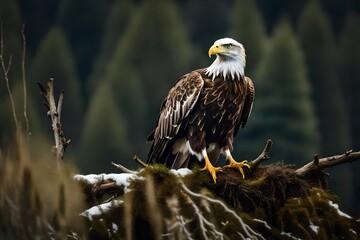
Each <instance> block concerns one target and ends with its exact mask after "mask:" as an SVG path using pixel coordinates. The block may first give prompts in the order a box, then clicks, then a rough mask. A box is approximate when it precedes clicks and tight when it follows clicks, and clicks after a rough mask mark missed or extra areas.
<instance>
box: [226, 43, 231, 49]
mask: <svg viewBox="0 0 360 240" xmlns="http://www.w3.org/2000/svg"><path fill="white" fill-rule="evenodd" d="M225 47H226V48H227V49H231V48H232V47H233V45H232V44H231V43H229V44H225Z"/></svg>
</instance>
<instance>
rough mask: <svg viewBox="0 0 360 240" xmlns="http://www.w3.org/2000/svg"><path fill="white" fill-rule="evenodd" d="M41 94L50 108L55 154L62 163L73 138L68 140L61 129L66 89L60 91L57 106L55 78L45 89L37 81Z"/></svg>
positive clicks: (49, 114)
mask: <svg viewBox="0 0 360 240" xmlns="http://www.w3.org/2000/svg"><path fill="white" fill-rule="evenodd" d="M37 84H38V86H39V88H40V90H41V94H42V95H43V97H44V103H45V106H46V107H47V108H48V110H49V111H48V113H47V114H48V116H50V119H51V123H52V124H51V125H52V130H53V132H54V138H55V146H54V150H55V155H56V160H57V162H58V164H60V163H61V161H62V159H63V158H64V152H65V150H66V147H67V146H68V145H69V144H70V141H71V140H67V139H66V138H65V136H64V133H63V131H62V129H61V121H60V119H61V116H60V115H61V107H62V101H63V98H64V91H61V92H60V96H59V101H58V105H57V106H56V103H55V98H54V80H53V79H50V80H49V81H48V83H47V88H46V89H45V88H44V87H43V86H42V85H41V84H40V83H39V82H37Z"/></svg>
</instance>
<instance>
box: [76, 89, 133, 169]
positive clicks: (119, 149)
mask: <svg viewBox="0 0 360 240" xmlns="http://www.w3.org/2000/svg"><path fill="white" fill-rule="evenodd" d="M126 132H127V126H126V122H125V119H124V118H123V116H122V115H121V114H120V112H119V111H118V108H117V107H116V105H115V98H114V96H113V92H112V89H111V87H110V85H109V84H108V83H106V82H105V83H102V84H101V86H100V87H99V88H98V89H97V91H96V92H95V94H94V97H93V98H92V100H91V103H90V106H89V109H88V112H87V114H86V117H85V125H84V128H83V131H82V140H81V146H80V147H79V150H78V152H77V163H78V166H79V168H80V170H82V171H83V172H85V173H101V172H109V171H111V170H113V167H112V166H111V161H113V162H116V163H121V164H123V165H124V166H126V167H130V166H131V165H134V162H133V161H131V156H130V155H129V153H130V152H131V150H130V147H129V144H128V140H127V137H126V135H127V134H126Z"/></svg>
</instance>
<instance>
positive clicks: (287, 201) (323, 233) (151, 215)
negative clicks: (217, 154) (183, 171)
mask: <svg viewBox="0 0 360 240" xmlns="http://www.w3.org/2000/svg"><path fill="white" fill-rule="evenodd" d="M246 176H247V177H246V178H245V179H243V178H242V176H241V174H240V173H239V172H238V171H236V170H234V169H224V170H223V172H222V173H219V174H218V179H217V183H216V184H215V183H214V182H213V180H212V179H211V177H210V175H209V173H208V172H201V171H199V170H198V169H194V170H193V171H192V173H191V174H188V175H186V176H184V177H180V176H177V175H176V174H174V173H173V172H171V171H170V170H168V169H167V168H165V167H164V166H161V165H153V166H149V167H146V168H145V169H144V170H142V171H140V172H139V173H138V174H137V177H136V178H133V179H132V180H131V183H130V186H129V189H130V191H127V192H125V193H124V194H122V195H121V194H120V195H121V196H120V197H117V200H119V199H120V200H121V203H120V204H114V205H113V206H112V207H110V208H108V209H107V210H106V211H103V212H102V213H101V214H97V215H96V216H93V217H91V218H86V219H87V222H88V225H89V227H90V238H93V239H95V238H97V239H99V238H101V239H107V238H111V239H114V238H120V239H122V238H128V239H129V238H131V239H159V238H161V239H190V238H192V239H217V238H219V239H242V238H250V239H294V238H299V239H357V236H358V235H359V234H360V223H359V221H357V220H356V219H353V218H352V217H350V216H348V215H347V214H345V213H343V212H341V211H340V209H339V205H338V203H339V199H338V198H337V197H336V196H334V195H332V194H331V193H329V192H328V191H327V190H326V189H325V188H324V177H323V174H322V173H321V172H319V173H316V174H313V176H311V177H309V178H300V177H298V176H297V175H296V174H295V170H294V169H293V168H292V167H290V166H286V165H283V164H273V165H267V166H262V167H259V168H257V169H254V170H252V171H251V172H246ZM110 195H113V193H111V194H110Z"/></svg>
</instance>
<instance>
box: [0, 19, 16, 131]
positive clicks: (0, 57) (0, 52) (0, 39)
mask: <svg viewBox="0 0 360 240" xmlns="http://www.w3.org/2000/svg"><path fill="white" fill-rule="evenodd" d="M11 61H12V55H10V57H9V62H8V65H7V67H6V66H5V60H4V36H3V25H2V21H1V22H0V64H1V67H2V70H3V72H4V78H5V82H6V89H7V91H8V94H9V98H10V102H11V108H12V112H13V118H14V122H15V127H16V132H17V137H19V134H20V128H19V121H18V118H17V116H16V111H15V103H14V98H13V96H12V93H11V89H10V84H9V77H8V73H9V70H10V67H11Z"/></svg>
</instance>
